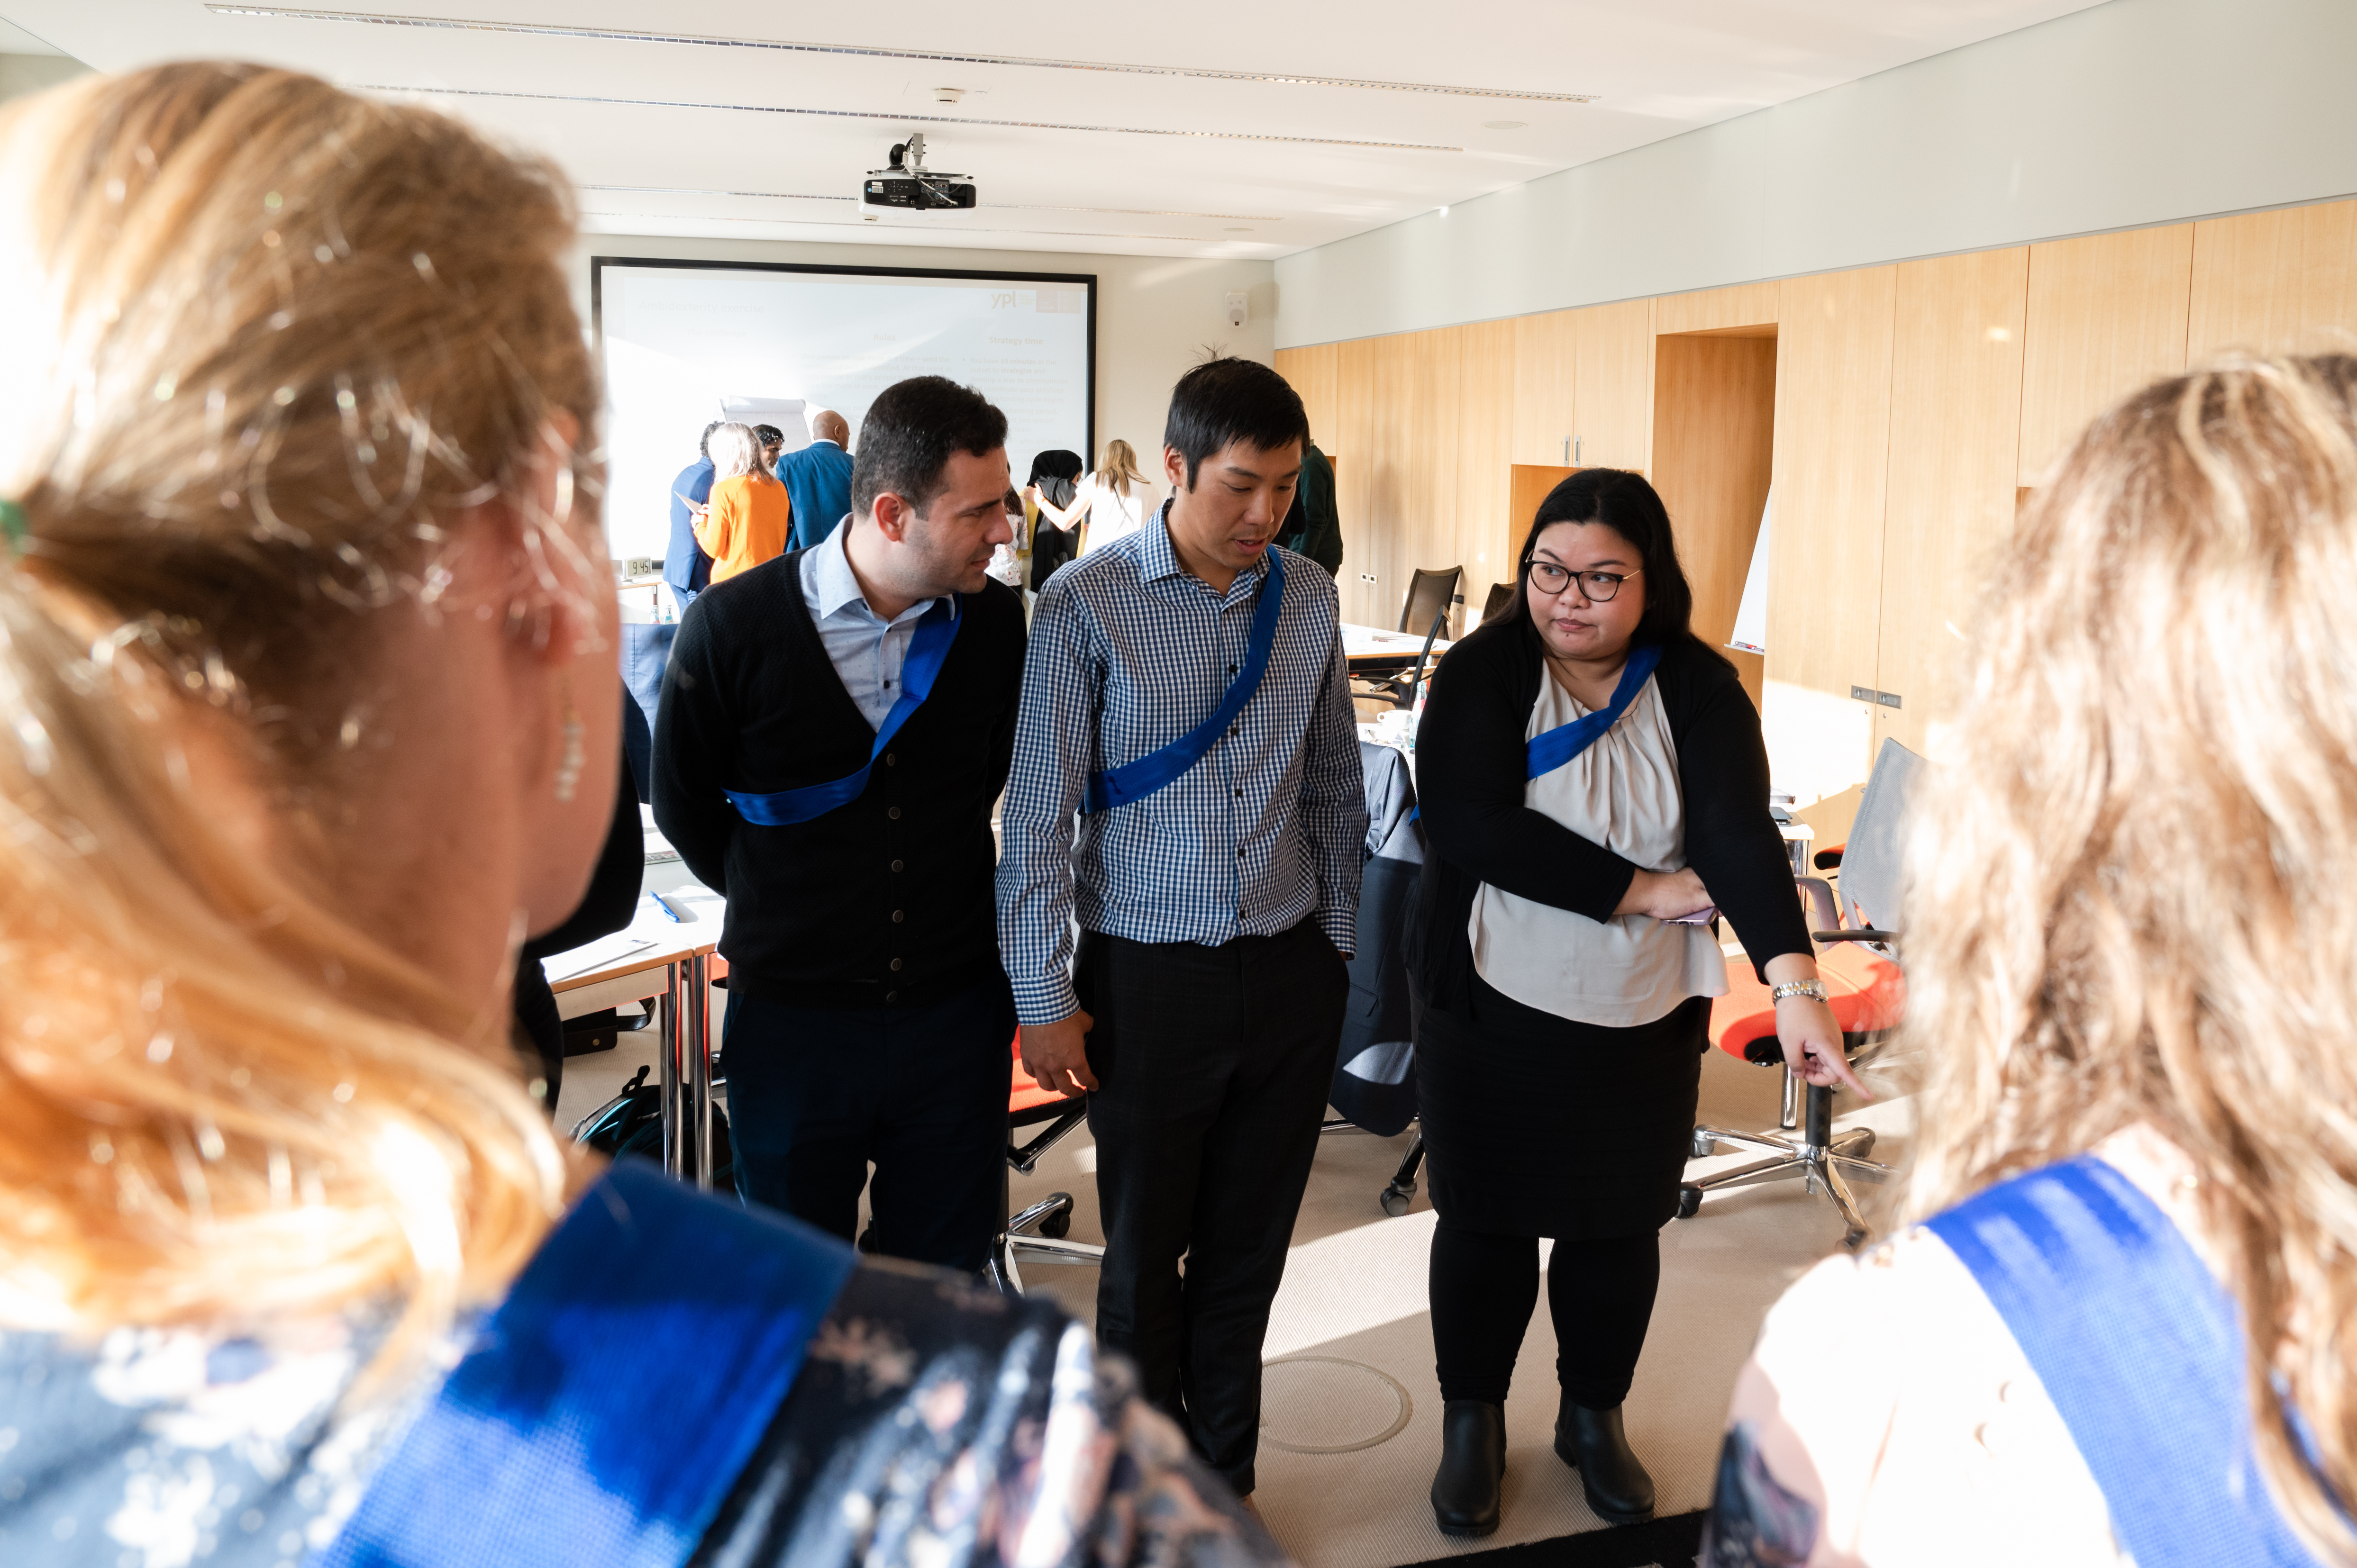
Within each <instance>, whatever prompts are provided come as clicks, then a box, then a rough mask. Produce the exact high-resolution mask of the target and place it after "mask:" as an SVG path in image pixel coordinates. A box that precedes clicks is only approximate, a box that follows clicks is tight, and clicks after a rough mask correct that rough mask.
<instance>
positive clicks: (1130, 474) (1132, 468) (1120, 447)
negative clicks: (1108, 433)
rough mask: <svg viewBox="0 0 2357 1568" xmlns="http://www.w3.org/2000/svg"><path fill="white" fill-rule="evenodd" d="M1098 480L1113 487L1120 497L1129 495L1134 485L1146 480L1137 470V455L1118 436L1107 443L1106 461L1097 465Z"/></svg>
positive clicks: (1105, 450)
mask: <svg viewBox="0 0 2357 1568" xmlns="http://www.w3.org/2000/svg"><path fill="white" fill-rule="evenodd" d="M1097 478H1101V479H1103V481H1104V482H1105V483H1107V484H1109V485H1111V486H1112V487H1113V490H1114V494H1115V495H1118V496H1126V495H1128V494H1129V488H1130V487H1131V486H1132V485H1135V484H1141V483H1143V482H1144V481H1145V479H1146V476H1145V475H1144V474H1141V473H1139V472H1138V470H1137V453H1136V452H1135V450H1134V449H1133V448H1132V447H1131V446H1130V445H1129V443H1128V442H1126V441H1124V440H1123V439H1122V438H1121V437H1120V436H1118V435H1116V436H1114V438H1113V439H1112V440H1110V441H1108V442H1106V443H1105V449H1104V461H1103V462H1102V463H1100V464H1098V465H1097Z"/></svg>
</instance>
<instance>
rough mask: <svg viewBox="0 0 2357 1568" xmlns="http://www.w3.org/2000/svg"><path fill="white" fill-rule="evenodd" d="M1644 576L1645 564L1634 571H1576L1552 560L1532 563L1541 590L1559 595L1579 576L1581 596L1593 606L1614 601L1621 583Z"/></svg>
mask: <svg viewBox="0 0 2357 1568" xmlns="http://www.w3.org/2000/svg"><path fill="white" fill-rule="evenodd" d="M1642 575H1644V568H1642V567H1639V568H1638V569H1637V570H1636V571H1634V572H1573V571H1569V570H1566V568H1564V567H1561V566H1558V565H1556V564H1555V563H1554V562H1552V561H1534V562H1532V563H1531V581H1532V582H1534V583H1536V584H1537V585H1539V592H1540V593H1543V594H1559V593H1561V592H1563V591H1564V590H1565V589H1566V588H1567V587H1569V586H1571V580H1572V579H1573V578H1574V577H1577V578H1578V579H1579V596H1580V597H1581V598H1584V599H1586V600H1587V602H1588V603H1589V604H1592V605H1609V604H1610V603H1611V602H1612V596H1613V595H1615V594H1617V593H1619V592H1620V585H1621V584H1623V583H1625V582H1627V581H1628V580H1629V579H1630V578H1631V577H1638V576H1642Z"/></svg>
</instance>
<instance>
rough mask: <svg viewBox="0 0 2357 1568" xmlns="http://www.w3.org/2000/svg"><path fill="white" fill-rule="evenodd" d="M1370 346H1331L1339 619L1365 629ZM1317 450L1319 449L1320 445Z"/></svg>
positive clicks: (1371, 444)
mask: <svg viewBox="0 0 2357 1568" xmlns="http://www.w3.org/2000/svg"><path fill="white" fill-rule="evenodd" d="M1375 343H1376V339H1374V338H1359V339H1358V340H1356V341H1355V342H1350V343H1343V344H1340V345H1338V346H1337V349H1336V353H1335V361H1334V409H1335V417H1334V432H1335V435H1334V440H1335V447H1334V450H1335V452H1336V453H1337V454H1338V455H1339V456H1340V458H1341V461H1340V462H1338V463H1336V464H1335V465H1334V501H1335V505H1336V507H1337V508H1338V509H1339V510H1340V512H1341V516H1342V575H1341V576H1340V579H1339V580H1338V581H1337V582H1336V584H1335V586H1336V587H1337V588H1339V589H1340V592H1341V604H1342V618H1343V619H1344V620H1347V621H1354V622H1358V623H1360V624H1361V625H1364V624H1367V623H1368V622H1369V621H1370V619H1371V618H1372V616H1373V614H1374V603H1375V601H1374V588H1373V578H1374V575H1375V570H1374V564H1375V555H1376V542H1377V541H1378V539H1379V538H1380V537H1381V529H1380V527H1379V526H1378V524H1377V522H1376V521H1375V516H1374V508H1375V486H1374V477H1375V463H1374V455H1375V424H1376V402H1375ZM1320 445H1323V443H1320Z"/></svg>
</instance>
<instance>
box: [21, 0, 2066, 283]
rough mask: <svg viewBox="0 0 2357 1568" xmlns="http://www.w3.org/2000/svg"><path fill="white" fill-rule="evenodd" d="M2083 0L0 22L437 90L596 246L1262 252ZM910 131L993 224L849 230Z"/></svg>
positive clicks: (737, 7) (53, 5) (1309, 4)
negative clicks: (536, 162) (537, 172)
mask: <svg viewBox="0 0 2357 1568" xmlns="http://www.w3.org/2000/svg"><path fill="white" fill-rule="evenodd" d="M2091 4H2093V0H1655V3H1652V4H1647V5H1633V4H1630V3H1628V0H1618V3H1611V0H1490V3H1489V4H1486V5H1479V6H1466V7H1464V8H1462V9H1458V8H1457V7H1455V6H1449V5H1434V4H1432V3H1431V0H1357V3H1356V4H1348V5H1346V4H1337V3H1333V0H1294V3H1292V4H1282V3H1280V4H1275V5H1272V4H1270V3H1269V0H1191V3H1189V4H1188V5H1185V6H1183V7H1180V6H1178V5H1170V4H1167V3H1166V4H1161V5H1142V4H1135V3H1132V4H1126V5H1104V4H1082V3H1080V0H1028V3H1026V0H1017V3H1016V4H1014V5H1006V4H996V5H989V4H982V5H977V4H974V3H972V0H960V3H952V0H897V3H896V4H893V5H877V6H873V7H870V6H866V5H839V4H838V5H827V6H820V5H742V4H722V3H720V0H671V3H670V4H667V5H653V4H649V3H647V0H570V3H567V4H559V3H557V0H425V4H422V5H421V4H416V3H414V0H332V8H327V7H326V6H323V7H322V8H321V9H317V10H309V9H303V10H296V9H292V8H281V7H275V6H273V5H271V3H270V0H241V3H240V4H238V5H229V4H224V3H221V0H215V3H214V4H211V5H208V4H207V3H206V0H0V21H5V23H14V24H15V25H16V27H20V28H22V29H24V30H25V31H27V32H28V33H30V34H31V35H33V36H34V37H35V38H38V39H39V40H41V41H43V42H45V43H47V44H48V45H50V46H52V47H54V48H58V49H60V50H62V51H64V52H65V53H68V54H70V55H72V56H74V57H75V58H76V59H81V60H83V61H85V62H87V63H88V64H90V65H92V66H95V67H97V68H99V69H101V70H122V69H124V68H128V67H133V66H138V65H145V64H148V63H152V62H154V61H157V60H164V59H178V58H187V57H192V56H195V57H212V58H237V59H255V60H265V61H270V62H274V63H278V64H283V65H287V66H292V67H297V68H300V69H303V70H312V71H317V72H318V73H319V74H320V75H323V76H326V77H328V78H329V79H330V80H333V81H338V82H341V83H343V84H345V85H347V86H352V87H364V88H371V89H380V90H384V91H402V92H418V93H423V94H425V95H426V96H427V97H428V99H429V101H431V102H436V103H437V104H439V105H440V106H442V107H445V108H447V109H448V110H450V111H452V112H453V113H457V114H460V115H462V116H464V117H466V118H468V119H469V120H471V121H474V122H476V123H477V124H481V125H483V126H485V127H488V128H489V129H490V130H491V131H493V132H494V133H496V134H500V135H501V136H503V137H505V138H507V139H508V140H510V141H511V142H516V143H522V144H524V145H530V146H533V147H535V148H538V149H540V150H543V151H544V152H546V153H548V154H550V155H551V156H554V158H555V159H556V160H557V161H558V163H560V164H561V165H562V166H564V168H565V171H566V172H567V174H569V175H570V176H571V177H572V178H573V179H574V180H576V182H578V183H579V184H580V185H581V187H582V191H581V204H582V208H583V210H584V214H585V227H587V228H588V229H590V230H591V231H596V232H606V233H630V234H678V235H707V236H710V235H716V236H731V237H745V238H756V239H777V240H819V241H846V240H848V241H860V242H870V243H875V242H886V243H890V242H899V243H909V244H949V245H974V246H985V247H991V248H999V249H1023V250H1038V251H1096V252H1124V253H1132V254H1147V255H1190V256H1195V255H1208V256H1250V257H1274V256H1278V255H1283V254H1286V252H1292V251H1297V250H1301V249H1304V248H1306V247H1308V246H1311V245H1318V244H1324V243H1326V242H1329V241H1332V240H1338V239H1341V238H1343V237H1345V236H1347V235H1350V234H1354V233H1357V232H1360V231H1363V230H1367V229H1372V228H1377V227H1380V226H1382V225H1383V224H1386V223H1391V222H1394V221H1396V220H1400V219H1402V218H1406V217H1410V216H1413V215H1414V214H1415V213H1418V212H1422V211H1426V210H1428V209H1432V208H1434V207H1437V206H1442V205H1445V204H1447V203H1449V202H1453V201H1462V200H1465V199H1468V198H1470V197H1474V196H1479V195H1482V194H1484V193H1487V192H1489V191H1493V190H1497V189H1500V188H1504V187H1507V186H1511V185H1515V184H1519V183H1521V182H1523V181H1524V180H1528V179H1531V178H1534V177H1537V176H1540V175H1544V174H1548V173H1552V172H1553V171H1555V170H1556V169H1560V168H1565V167H1568V166H1571V165H1574V164H1579V163H1585V162H1587V161H1589V160H1591V159H1594V158H1599V157H1604V156H1609V155H1611V154H1614V153H1619V152H1624V151H1626V150H1628V149H1629V148H1631V147H1635V146H1641V145H1644V144H1645V143H1648V142H1653V141H1658V140H1660V139H1662V138H1663V137H1667V136H1674V135H1676V134H1679V133H1681V132H1684V131H1689V130H1693V129H1695V127H1697V126H1701V125H1706V124H1712V123H1714V122H1716V121H1720V120H1725V119H1728V118H1731V117H1733V116H1735V115H1738V114H1742V113H1748V112H1749V111H1751V110H1754V109H1760V108H1764V107H1767V106H1769V105H1770V104H1775V103H1780V102H1786V101H1788V100H1791V99H1793V98H1798V97H1801V96H1803V95H1804V94H1806V93H1810V92H1813V91H1819V90H1821V89H1824V88H1826V87H1831V86H1835V85H1836V84H1838V83H1841V82H1844V81H1854V80H1856V79H1857V78H1858V77H1861V76H1866V75H1869V74H1871V73H1873V72H1876V71H1879V70H1888V69H1889V68H1890V67H1893V66H1897V65H1902V64H1905V63H1906V62H1908V61H1910V60H1914V59H1922V58H1924V57H1925V56H1928V55H1932V54H1937V53H1940V52H1942V51H1943V50H1946V49H1951V48H1958V47H1961V46H1963V45H1965V44H1969V43H1973V42H1975V41H1977V40H1979V39H1982V38H1991V37H1994V36H1996V35H1997V34H1999V33H2005V32H2010V31H2012V30H2014V29H2015V28H2018V27H2028V26H2030V25H2032V24H2034V23H2038V22H2042V21H2045V20H2048V19H2050V18H2051V17H2054V16H2062V15H2065V14H2067V13H2070V12H2072V11H2078V10H2083V9H2085V8H2087V7H2088V6H2089V5H2091ZM364 16H378V17H382V18H388V20H382V21H375V22H371V21H365V20H351V19H344V18H352V17H364ZM417 23H425V24H427V25H414V24H417ZM435 24H439V25H435ZM468 24H477V25H473V26H469V25H468ZM601 32H602V33H606V34H614V35H624V34H627V35H634V36H630V37H619V36H611V37H601V36H597V35H598V34H599V33H601ZM0 40H5V28H0ZM756 45H770V46H776V45H787V46H802V47H800V48H791V47H790V48H778V47H767V48H763V47H744V46H756ZM8 47H9V46H8V45H7V44H6V43H5V41H0V49H5V48H8ZM939 87H954V88H961V89H963V90H964V96H963V99H962V100H961V101H960V102H957V103H955V104H953V105H943V104H941V103H938V102H935V101H934V95H933V90H934V89H935V88H939ZM1573 94H1591V95H1593V101H1592V102H1567V101H1565V99H1566V95H1573ZM1494 122H1514V123H1518V125H1517V128H1512V129H1500V128H1493V125H1492V124H1491V123H1494ZM912 130H921V131H923V132H924V133H925V139H926V142H927V144H928V146H929V148H930V150H931V158H930V162H931V165H932V166H933V167H935V168H937V169H942V170H949V171H958V172H963V173H966V174H968V175H970V176H972V177H974V179H975V180H976V182H977V183H978V184H979V185H980V187H981V199H982V203H983V206H982V208H981V209H980V210H978V211H975V212H973V213H969V214H962V215H959V216H956V217H953V218H934V219H914V218H909V219H902V220H898V221H893V220H887V221H884V222H862V221H861V220H860V218H859V214H858V211H857V209H856V206H855V204H854V203H853V202H852V201H851V200H849V199H847V198H848V197H849V194H850V193H851V192H852V190H853V189H854V188H855V182H856V180H857V178H858V177H859V176H860V175H861V174H863V173H864V172H866V170H868V169H871V168H875V167H877V166H880V165H882V164H883V162H884V161H885V150H886V148H887V147H888V145H890V144H891V143H893V142H895V141H898V140H901V139H903V138H904V137H905V136H906V134H908V133H909V131H912Z"/></svg>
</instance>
